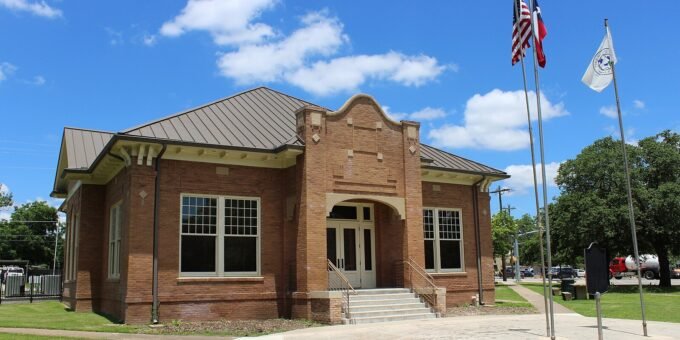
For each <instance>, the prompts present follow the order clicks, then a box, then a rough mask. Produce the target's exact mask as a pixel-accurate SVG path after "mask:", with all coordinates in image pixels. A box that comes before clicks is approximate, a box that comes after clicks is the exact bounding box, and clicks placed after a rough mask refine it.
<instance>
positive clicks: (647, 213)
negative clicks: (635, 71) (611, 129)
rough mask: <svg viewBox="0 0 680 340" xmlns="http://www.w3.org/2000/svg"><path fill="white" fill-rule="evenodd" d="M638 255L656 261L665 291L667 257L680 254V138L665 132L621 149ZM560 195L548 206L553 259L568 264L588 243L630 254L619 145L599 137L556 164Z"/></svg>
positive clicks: (631, 251)
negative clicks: (628, 176) (628, 179)
mask: <svg viewBox="0 0 680 340" xmlns="http://www.w3.org/2000/svg"><path fill="white" fill-rule="evenodd" d="M626 152H627V153H628V157H629V161H630V170H631V187H632V193H633V206H634V213H635V223H636V233H637V236H638V244H639V249H640V252H641V253H648V252H653V253H656V255H657V256H659V265H660V267H661V268H660V276H661V277H660V278H661V281H660V286H662V287H670V271H669V256H670V255H671V254H678V253H679V252H680V135H678V134H677V133H674V132H671V131H664V132H662V133H660V134H658V135H656V136H652V137H648V138H645V139H643V140H641V141H640V142H639V143H638V145H637V146H634V145H626ZM555 181H556V182H557V185H558V186H559V188H560V196H559V197H558V198H557V199H556V201H555V203H554V204H552V205H551V206H550V214H551V226H552V232H553V247H554V252H553V256H554V257H555V258H556V259H557V260H558V261H566V262H568V261H569V260H571V261H573V259H575V258H576V257H577V256H582V254H583V249H584V248H586V247H587V246H588V244H590V242H592V241H597V242H598V243H599V244H600V245H601V246H603V247H605V248H607V251H608V252H609V254H610V255H615V254H619V255H621V256H626V255H630V254H632V253H633V247H632V237H631V231H630V224H629V223H630V221H629V212H628V201H627V193H626V180H625V174H624V171H623V156H622V150H621V143H620V142H619V141H615V140H613V139H612V138H610V137H608V138H603V139H600V140H597V141H595V142H594V143H593V144H592V145H590V146H588V147H586V148H585V149H583V150H582V151H581V153H580V154H579V155H577V156H576V158H575V159H572V160H568V161H566V162H565V163H563V164H562V165H560V168H559V171H558V175H557V177H556V179H555Z"/></svg>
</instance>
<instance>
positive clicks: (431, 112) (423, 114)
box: [382, 106, 446, 122]
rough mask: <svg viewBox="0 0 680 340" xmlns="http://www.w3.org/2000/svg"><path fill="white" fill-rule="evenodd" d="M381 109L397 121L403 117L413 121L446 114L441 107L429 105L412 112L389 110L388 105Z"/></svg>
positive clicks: (436, 117)
mask: <svg viewBox="0 0 680 340" xmlns="http://www.w3.org/2000/svg"><path fill="white" fill-rule="evenodd" d="M382 109H383V112H385V114H386V115H387V116H388V117H390V119H392V120H395V121H397V122H398V121H401V120H404V119H408V120H415V121H425V120H434V119H438V118H442V117H445V116H446V111H444V110H443V109H440V108H432V107H429V106H428V107H425V108H424V109H420V110H418V111H415V112H412V113H410V114H409V113H403V112H391V111H390V107H389V106H383V107H382Z"/></svg>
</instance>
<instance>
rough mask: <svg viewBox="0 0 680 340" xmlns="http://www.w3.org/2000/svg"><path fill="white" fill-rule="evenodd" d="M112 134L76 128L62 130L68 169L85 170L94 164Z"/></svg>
mask: <svg viewBox="0 0 680 340" xmlns="http://www.w3.org/2000/svg"><path fill="white" fill-rule="evenodd" d="M111 137H113V133H111V132H104V131H95V130H85V129H78V128H70V127H66V128H64V143H65V146H66V161H67V163H66V164H67V166H66V168H68V169H87V168H89V167H90V165H92V163H94V160H95V159H97V156H99V154H100V153H101V152H102V150H103V149H104V146H106V143H108V142H109V140H111Z"/></svg>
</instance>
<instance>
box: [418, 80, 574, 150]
mask: <svg viewBox="0 0 680 340" xmlns="http://www.w3.org/2000/svg"><path fill="white" fill-rule="evenodd" d="M529 103H530V104H529V106H530V112H531V120H532V121H534V120H536V119H537V118H536V115H537V113H536V94H535V93H534V92H533V91H531V92H529ZM541 109H542V111H541V113H542V116H543V120H544V121H547V120H550V119H552V118H555V117H560V116H564V115H568V114H569V112H568V111H567V110H566V109H565V108H564V103H562V102H559V103H557V104H553V103H551V102H550V101H549V100H548V98H547V97H546V96H545V95H543V94H541ZM526 125H527V113H526V102H525V97H524V91H501V90H499V89H494V90H492V91H491V92H489V93H486V94H475V95H474V96H472V98H470V99H468V101H467V104H466V106H465V113H464V121H463V125H451V124H446V125H443V126H441V127H439V128H435V129H432V130H431V131H430V132H429V134H428V137H429V138H430V139H431V140H432V142H433V144H435V145H437V146H440V147H450V148H477V149H491V150H501V151H510V150H518V149H522V148H526V147H527V146H529V133H528V131H527V130H526Z"/></svg>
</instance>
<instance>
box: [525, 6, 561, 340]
mask: <svg viewBox="0 0 680 340" xmlns="http://www.w3.org/2000/svg"><path fill="white" fill-rule="evenodd" d="M529 10H530V11H531V20H530V22H531V37H532V38H534V48H533V51H534V80H535V82H536V112H537V113H538V144H539V150H540V153H541V179H542V180H543V183H542V184H543V185H542V189H543V215H544V219H543V223H545V241H546V251H547V253H548V254H547V255H548V270H550V269H551V268H552V256H551V250H550V214H549V213H548V184H547V183H548V181H547V179H546V175H545V150H544V146H543V145H544V143H543V115H542V113H541V87H540V80H539V77H538V65H537V59H538V56H537V52H536V37H535V35H534V34H535V32H536V31H535V27H534V1H533V0H529ZM543 274H544V275H545V273H543ZM548 287H549V288H550V292H549V293H550V294H548V298H549V300H550V304H549V306H550V339H551V340H555V312H554V307H553V295H552V275H550V274H548Z"/></svg>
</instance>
